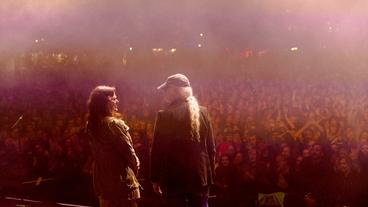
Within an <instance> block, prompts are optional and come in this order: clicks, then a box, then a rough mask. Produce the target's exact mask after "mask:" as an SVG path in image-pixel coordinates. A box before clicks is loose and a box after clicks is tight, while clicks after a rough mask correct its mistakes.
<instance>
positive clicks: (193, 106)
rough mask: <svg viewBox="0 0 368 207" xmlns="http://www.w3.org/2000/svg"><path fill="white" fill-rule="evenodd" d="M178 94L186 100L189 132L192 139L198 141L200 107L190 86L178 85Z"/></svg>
mask: <svg viewBox="0 0 368 207" xmlns="http://www.w3.org/2000/svg"><path fill="white" fill-rule="evenodd" d="M177 89H178V95H179V96H180V98H184V99H185V100H187V102H188V112H189V118H190V129H191V131H190V134H191V137H192V139H193V140H195V141H199V139H200V135H199V128H200V121H199V118H200V109H199V104H198V101H197V99H196V98H195V97H194V96H193V90H192V87H178V88H177Z"/></svg>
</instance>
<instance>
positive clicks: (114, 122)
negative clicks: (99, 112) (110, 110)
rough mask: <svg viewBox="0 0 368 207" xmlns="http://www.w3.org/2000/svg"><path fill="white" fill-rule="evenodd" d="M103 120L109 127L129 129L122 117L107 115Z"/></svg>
mask: <svg viewBox="0 0 368 207" xmlns="http://www.w3.org/2000/svg"><path fill="white" fill-rule="evenodd" d="M105 122H106V124H107V125H108V126H109V127H110V128H119V129H123V130H125V131H128V130H129V127H128V125H127V124H126V123H125V122H124V120H122V119H119V118H116V117H112V116H109V117H106V118H105Z"/></svg>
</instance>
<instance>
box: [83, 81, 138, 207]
mask: <svg viewBox="0 0 368 207" xmlns="http://www.w3.org/2000/svg"><path fill="white" fill-rule="evenodd" d="M115 91H116V89H115V88H114V87H109V86H97V87H96V88H95V89H93V90H92V92H91V94H90V96H89V99H88V114H87V115H88V118H87V119H88V121H87V127H86V128H87V133H88V135H89V137H90V143H91V148H92V155H93V160H94V164H93V185H94V189H95V193H96V195H97V196H98V198H99V202H100V206H101V207H120V206H132V207H134V206H137V202H136V200H137V199H138V198H140V192H139V183H138V181H137V179H136V174H137V173H138V169H139V159H138V157H137V156H136V153H135V151H134V148H133V143H132V139H131V137H130V135H129V132H128V130H129V127H128V126H127V125H126V124H125V123H124V121H123V120H121V119H119V118H117V117H118V103H119V101H118V99H117V96H116V93H115Z"/></svg>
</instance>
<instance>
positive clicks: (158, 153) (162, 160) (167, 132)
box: [151, 100, 216, 191]
mask: <svg viewBox="0 0 368 207" xmlns="http://www.w3.org/2000/svg"><path fill="white" fill-rule="evenodd" d="M199 133H200V139H199V141H194V140H193V139H192V138H191V134H190V118H189V111H188V103H187V102H186V101H185V100H178V101H175V102H174V103H172V104H171V105H170V106H169V107H168V108H167V109H165V110H161V111H159V112H158V114H157V118H156V123H155V130H154V137H153V144H152V150H151V181H152V182H159V183H160V184H161V186H162V187H163V189H164V190H165V189H178V190H183V191H191V190H196V189H200V188H203V187H205V186H209V185H212V184H214V160H215V152H216V150H215V141H214V137H213V133H212V126H211V123H210V119H209V116H208V112H207V110H206V108H205V107H200V130H199Z"/></svg>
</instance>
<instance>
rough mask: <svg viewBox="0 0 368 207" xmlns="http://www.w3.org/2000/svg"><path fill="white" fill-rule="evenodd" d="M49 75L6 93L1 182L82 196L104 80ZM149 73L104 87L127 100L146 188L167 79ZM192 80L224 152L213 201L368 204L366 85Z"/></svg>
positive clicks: (0, 128) (1, 108) (124, 108)
mask: <svg viewBox="0 0 368 207" xmlns="http://www.w3.org/2000/svg"><path fill="white" fill-rule="evenodd" d="M151 70H152V69H151ZM165 72H167V71H165ZM181 72H182V73H185V71H181ZM120 73H122V72H120ZM221 74H226V71H222V72H221ZM37 75H39V74H37ZM48 75H49V74H48ZM48 75H46V76H39V77H29V79H30V80H27V81H18V82H17V83H16V84H14V85H13V86H12V87H2V88H1V89H0V90H1V91H0V93H1V94H2V95H1V96H0V155H1V156H0V168H1V171H0V173H1V176H0V177H1V178H4V179H1V182H3V183H6V184H8V183H9V182H10V181H12V180H14V182H15V181H21V182H27V181H30V182H29V183H31V184H24V183H23V184H21V186H23V187H24V186H27V185H35V186H42V185H46V184H48V183H52V182H57V183H58V184H59V185H61V186H64V187H65V188H70V189H75V188H76V186H74V187H72V188H71V186H72V185H73V180H74V181H75V180H77V179H78V180H80V178H82V179H83V178H85V184H86V185H88V183H89V182H90V180H88V176H90V172H91V171H90V169H91V157H90V156H91V154H90V149H89V141H88V137H87V136H86V135H85V133H84V129H85V121H86V116H85V115H86V101H87V96H88V93H89V91H90V90H91V89H92V88H93V87H94V86H96V84H97V83H100V82H101V81H99V80H98V77H93V78H95V79H93V81H91V80H90V78H91V77H90V76H85V74H84V73H81V74H79V75H78V76H74V77H77V78H73V80H68V79H67V80H64V81H55V77H54V78H53V79H52V80H47V78H48ZM150 75H152V79H151V80H150V82H149V81H148V82H145V81H146V79H145V80H144V81H142V80H138V81H135V80H136V79H139V78H140V77H139V76H137V77H135V78H136V79H134V80H131V79H130V80H128V78H125V79H124V78H123V79H120V80H114V81H112V82H108V81H106V83H105V84H107V85H114V86H116V88H117V93H118V96H119V97H121V98H120V99H121V101H120V102H121V103H120V105H119V107H120V108H119V111H120V112H121V113H122V116H123V117H122V118H123V119H124V120H125V121H126V123H127V124H128V125H129V127H130V134H131V135H132V138H133V142H134V148H135V150H136V151H137V155H138V157H139V158H140V160H141V169H140V173H139V177H140V181H141V182H145V181H147V179H148V176H149V170H148V169H149V151H150V146H151V143H152V137H153V131H154V121H155V120H154V118H155V115H156V112H157V110H158V109H159V108H160V104H159V103H160V101H159V96H158V94H156V93H155V87H154V86H155V84H158V83H160V81H157V80H158V78H157V79H155V77H156V76H160V74H150ZM161 75H162V77H164V76H166V75H167V74H161ZM190 75H192V76H193V78H191V79H192V80H193V81H192V82H193V89H194V94H195V96H196V97H197V98H198V100H199V103H200V104H201V105H203V106H206V107H207V108H208V110H209V114H210V116H211V120H212V124H213V129H214V134H215V138H216V144H217V164H216V185H215V186H213V187H212V189H211V194H212V195H216V196H215V197H213V198H211V201H210V203H213V204H214V205H215V206H255V205H256V204H258V205H264V206H278V204H277V203H280V202H281V203H284V204H285V206H302V205H307V206H365V205H367V192H368V188H367V187H368V180H367V179H366V178H365V177H364V176H363V175H365V174H366V173H368V99H367V98H368V97H367V94H366V90H365V88H367V85H366V84H365V83H361V82H355V83H354V82H353V83H351V82H344V81H339V80H334V79H333V80H326V81H319V80H317V81H313V80H302V81H301V80H299V79H298V80H293V79H290V78H289V79H285V80H280V79H267V80H266V79H263V78H260V77H257V76H254V75H253V76H252V77H251V78H250V77H249V76H248V75H246V74H245V73H243V72H242V73H239V74H237V73H236V71H235V72H234V71H231V72H229V73H228V74H227V75H221V76H218V75H216V72H214V74H208V73H198V75H196V73H195V72H193V71H192V72H191V73H190ZM148 76H149V75H147V77H148ZM131 77H134V76H129V78H131ZM147 77H146V78H147ZM162 77H160V78H161V79H162ZM37 78H44V79H46V80H43V81H40V80H39V79H37ZM125 80H126V81H125ZM156 81H157V82H156ZM142 82H143V83H142ZM144 83H146V84H144ZM156 86H157V85H156ZM17 120H18V121H17ZM40 178H41V179H40ZM42 179H48V180H42ZM32 181H34V182H32ZM9 185H10V184H9ZM9 185H8V186H9ZM3 186H6V185H3ZM23 187H22V188H23ZM58 188H59V189H60V187H58ZM65 188H64V190H65ZM0 190H3V191H6V190H9V189H8V188H6V187H3V189H0ZM79 190H80V189H79ZM63 192H64V193H66V191H63ZM277 192H278V193H281V194H275V193H277ZM73 193H74V195H73ZM78 193H86V192H83V191H81V190H80V191H78V189H77V190H73V191H69V192H68V193H66V194H68V195H69V196H71V197H73V196H74V198H79V199H87V198H86V197H83V196H80V195H75V194H78ZM50 194H51V193H50ZM261 195H262V196H261ZM263 195H265V196H263ZM50 196H51V195H50ZM275 198H281V201H280V200H278V199H275ZM143 199H144V196H143ZM78 202H82V201H81V200H78ZM87 203H88V202H87Z"/></svg>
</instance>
